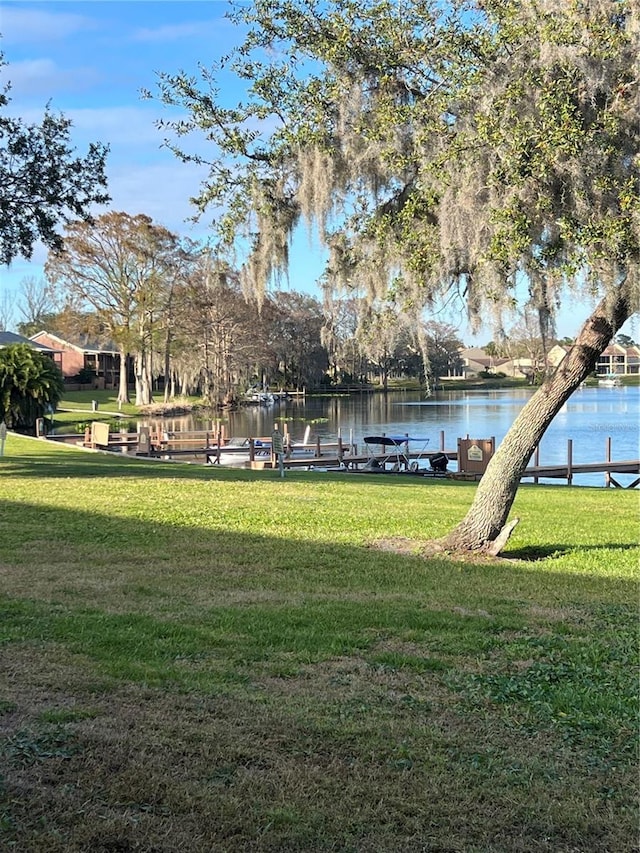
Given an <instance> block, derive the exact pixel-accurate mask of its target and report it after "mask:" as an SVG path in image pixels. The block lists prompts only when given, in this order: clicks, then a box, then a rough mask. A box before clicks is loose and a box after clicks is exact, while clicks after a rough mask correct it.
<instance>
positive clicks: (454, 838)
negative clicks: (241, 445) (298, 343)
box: [0, 435, 638, 853]
mask: <svg viewBox="0 0 640 853" xmlns="http://www.w3.org/2000/svg"><path fill="white" fill-rule="evenodd" d="M473 490H474V486H473V485H472V484H466V483H459V482H453V481H424V482H423V481H419V480H418V481H417V480H415V479H413V478H412V479H410V480H409V479H407V480H404V479H402V478H395V477H389V476H388V477H384V476H368V477H357V476H353V475H351V476H350V475H349V474H333V475H332V474H320V473H315V474H314V473H295V472H288V473H287V475H286V477H285V479H284V480H281V479H280V478H279V476H278V472H250V471H238V470H220V469H212V468H211V467H205V466H192V465H186V464H177V463H173V464H172V463H164V462H157V463H153V462H149V461H137V460H129V459H126V458H122V457H118V456H115V455H113V456H111V455H105V454H93V453H87V452H83V451H81V450H79V449H72V448H68V447H62V446H59V445H53V444H49V443H46V442H43V441H37V440H33V439H25V438H19V437H16V436H14V435H10V436H9V437H8V439H7V444H6V448H5V455H4V457H3V458H2V459H0V498H1V499H2V507H1V513H0V578H1V586H0V609H1V611H2V612H1V614H0V637H1V640H0V642H1V644H0V655H1V663H2V667H1V673H2V674H1V675H0V731H1V734H2V737H3V745H2V747H1V752H0V758H1V761H0V768H2V769H1V770H0V773H1V775H0V849H5V848H6V849H8V850H11V849H14V850H17V851H21V853H22V851H25V852H28V853H30V851H33V853H36V851H37V852H38V853H40V851H43V850H47V851H60V852H61V853H62V851H65V853H66V851H83V853H88V851H91V853H94V851H105V853H106V851H116V850H122V851H125V850H142V851H148V853H151V851H163V853H169V851H193V853H205V851H206V853H209V851H228V852H229V853H236V851H274V853H275V851H353V853H364V852H365V851H368V852H370V853H387V851H388V853H401V852H402V851H405V853H418V851H434V852H435V851H440V853H444V852H445V851H447V853H453V851H461V853H489V851H496V853H497V851H504V853H507V851H509V853H511V851H522V853H525V851H548V853H558V851H566V853H569V851H572V853H577V851H585V853H587V851H588V853H591V851H597V853H607V851H610V853H624V851H635V850H637V827H638V809H637V803H638V796H637V794H638V790H637V788H638V785H637V782H638V772H637V767H638V764H637V742H636V735H637V730H638V716H637V710H638V709H637V694H638V689H637V687H638V659H637V658H638V630H637V629H638V493H637V492H629V491H620V490H615V491H613V490H611V491H607V490H603V489H586V488H567V487H564V486H554V487H544V486H524V487H522V488H521V490H520V492H519V494H518V497H517V500H516V505H515V507H514V513H515V514H517V515H518V516H520V517H521V519H522V521H521V523H520V525H519V526H518V527H517V528H516V530H515V532H514V535H513V537H512V539H511V540H510V543H509V547H508V549H507V550H506V552H505V555H504V556H505V557H506V558H507V559H503V560H497V561H470V560H467V561H460V560H452V559H448V558H446V557H441V558H438V559H427V558H425V557H423V556H422V555H421V548H422V546H424V544H425V543H426V542H427V541H428V540H429V539H431V538H433V537H437V536H441V535H442V534H444V533H445V532H446V531H447V530H448V529H450V527H451V526H452V525H453V524H454V523H455V522H456V521H457V520H458V519H460V518H461V517H462V515H463V514H464V513H465V511H466V509H467V507H468V505H469V503H470V501H471V500H472V497H473Z"/></svg>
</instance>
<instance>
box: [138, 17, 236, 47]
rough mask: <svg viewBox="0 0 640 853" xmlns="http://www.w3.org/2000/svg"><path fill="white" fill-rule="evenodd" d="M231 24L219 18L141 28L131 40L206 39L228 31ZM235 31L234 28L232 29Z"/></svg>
mask: <svg viewBox="0 0 640 853" xmlns="http://www.w3.org/2000/svg"><path fill="white" fill-rule="evenodd" d="M231 26H232V24H231V23H230V21H228V20H227V19H226V18H223V17H220V18H217V19H214V20H209V21H188V22H185V23H182V24H165V25H164V26H162V27H155V28H154V27H143V28H141V29H139V30H136V31H135V32H134V33H133V35H132V38H133V40H134V41H140V42H161V41H177V40H178V39H194V38H197V39H208V38H211V37H213V36H220V35H221V34H223V33H226V32H228V31H229V29H230V27H231ZM234 30H235V28H234Z"/></svg>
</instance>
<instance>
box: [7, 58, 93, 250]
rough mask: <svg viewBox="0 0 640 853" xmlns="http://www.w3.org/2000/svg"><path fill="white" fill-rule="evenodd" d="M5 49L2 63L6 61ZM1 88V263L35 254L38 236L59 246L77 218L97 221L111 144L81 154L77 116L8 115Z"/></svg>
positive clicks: (51, 113)
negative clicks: (74, 124) (32, 118)
mask: <svg viewBox="0 0 640 853" xmlns="http://www.w3.org/2000/svg"><path fill="white" fill-rule="evenodd" d="M4 64H5V63H4V62H3V58H2V54H0V66H2V65H4ZM8 88H9V87H6V88H5V89H4V90H3V91H0V263H2V264H10V263H11V262H12V261H13V260H14V258H16V257H18V256H20V255H22V256H23V257H25V258H27V259H29V258H31V256H32V254H33V246H34V244H35V243H36V242H37V241H38V240H42V242H43V243H44V244H45V245H46V246H48V247H49V248H56V249H59V248H60V247H61V246H62V238H61V237H60V234H59V228H60V226H61V225H63V224H64V223H66V222H68V221H69V220H70V219H72V218H79V219H83V220H85V221H91V207H92V205H94V204H106V203H107V202H108V201H109V196H108V194H107V193H106V190H105V188H106V186H107V179H106V175H105V160H106V156H107V151H108V148H107V146H105V145H103V144H101V143H92V144H91V145H89V149H88V151H87V153H86V154H85V156H84V157H82V156H76V154H75V149H74V147H73V145H72V142H71V121H70V119H68V118H66V117H65V116H63V115H56V114H55V113H54V112H52V111H51V110H50V109H49V108H47V109H46V110H45V113H44V116H43V119H42V122H41V124H28V123H26V122H24V121H23V120H22V119H20V118H15V117H12V116H10V115H8V114H7V107H8V104H9V97H8Z"/></svg>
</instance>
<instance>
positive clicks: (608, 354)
mask: <svg viewBox="0 0 640 853" xmlns="http://www.w3.org/2000/svg"><path fill="white" fill-rule="evenodd" d="M570 349H571V347H570V346H561V345H560V344H557V345H556V346H555V347H552V348H551V349H550V350H549V354H548V356H547V358H548V361H549V364H551V365H552V366H553V367H557V366H558V365H559V364H560V362H561V361H562V359H563V358H564V357H565V355H566V354H567V353H568V352H569V350H570ZM596 373H597V375H598V376H602V377H606V376H612V375H616V376H634V375H635V376H637V375H638V374H640V347H639V346H637V345H633V346H630V347H623V346H621V345H620V344H616V343H611V344H609V346H608V347H607V348H606V349H605V350H604V352H603V353H602V355H601V356H600V357H599V358H598V361H597V363H596Z"/></svg>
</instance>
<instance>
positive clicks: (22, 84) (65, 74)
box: [0, 58, 101, 100]
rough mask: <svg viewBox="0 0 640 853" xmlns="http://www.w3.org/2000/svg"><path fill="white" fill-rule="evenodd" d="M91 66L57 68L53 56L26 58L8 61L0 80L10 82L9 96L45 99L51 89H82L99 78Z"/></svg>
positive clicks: (49, 94)
mask: <svg viewBox="0 0 640 853" xmlns="http://www.w3.org/2000/svg"><path fill="white" fill-rule="evenodd" d="M100 76H101V75H100V74H99V73H98V71H97V70H96V69H94V68H73V69H65V68H59V67H58V66H57V65H56V63H55V62H54V61H53V60H52V59H47V58H41V59H25V60H22V61H18V62H11V63H10V64H9V65H7V66H4V67H3V68H2V70H1V72H0V79H1V80H3V81H9V82H10V83H11V92H10V97H11V98H12V99H14V100H15V99H17V98H21V97H33V96H38V97H42V98H44V99H48V98H49V97H50V96H51V93H52V92H60V91H65V90H66V91H83V90H85V89H88V88H90V87H91V86H92V85H93V84H94V83H95V82H96V81H98V80H99V79H100Z"/></svg>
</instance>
